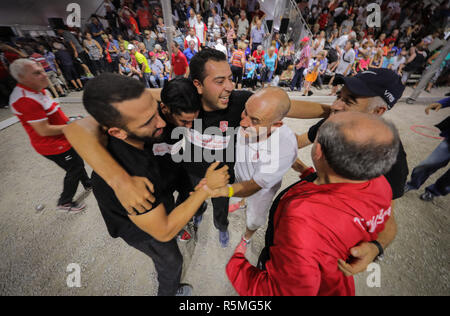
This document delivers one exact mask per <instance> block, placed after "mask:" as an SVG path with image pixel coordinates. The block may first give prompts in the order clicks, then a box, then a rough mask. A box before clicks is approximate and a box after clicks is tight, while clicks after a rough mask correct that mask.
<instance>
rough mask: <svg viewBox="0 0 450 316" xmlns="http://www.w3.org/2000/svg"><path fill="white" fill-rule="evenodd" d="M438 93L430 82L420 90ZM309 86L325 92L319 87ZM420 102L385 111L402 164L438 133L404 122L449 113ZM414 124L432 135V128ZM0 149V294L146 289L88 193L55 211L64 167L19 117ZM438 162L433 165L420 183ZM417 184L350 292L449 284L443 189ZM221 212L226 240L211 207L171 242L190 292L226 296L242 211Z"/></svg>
mask: <svg viewBox="0 0 450 316" xmlns="http://www.w3.org/2000/svg"><path fill="white" fill-rule="evenodd" d="M407 92H410V90H409V91H407ZM445 92H446V91H445ZM445 92H444V90H437V91H436V92H435V93H434V94H433V95H432V96H430V97H439V96H442V95H444V93H445ZM295 95H296V96H299V94H298V93H296V94H295ZM315 95H326V91H325V90H322V91H319V92H317V93H315ZM405 95H409V93H405ZM79 96H80V95H79V94H77V93H72V94H71V97H79ZM425 96H426V95H425ZM61 101H64V99H62V100H61ZM424 107H425V103H420V102H418V103H416V104H414V105H407V104H406V103H404V102H401V103H399V104H397V105H396V106H395V107H394V109H393V110H392V111H390V112H389V113H387V114H386V115H385V117H386V118H388V119H390V120H392V121H393V122H394V123H395V124H396V126H397V128H398V129H399V131H400V135H401V138H402V141H403V144H404V147H405V150H406V152H407V154H408V163H409V167H410V171H411V170H412V168H413V167H414V166H415V165H417V164H418V163H419V162H420V161H422V160H423V159H425V158H426V157H427V156H428V154H429V153H431V151H432V150H433V149H434V148H435V147H436V146H437V145H438V144H439V140H436V139H432V138H427V137H424V136H421V135H419V134H417V133H414V132H413V131H412V130H411V129H410V127H411V126H412V125H424V126H427V127H432V126H433V125H434V124H436V123H438V122H440V121H441V120H442V119H443V118H444V117H446V116H447V115H449V113H450V110H449V109H446V110H442V111H440V112H438V113H432V114H430V115H428V116H427V115H425V113H424ZM62 108H63V110H64V111H65V112H66V114H67V115H69V116H71V115H80V114H81V115H85V114H86V113H85V111H84V109H83V106H82V105H81V103H62ZM6 111H8V110H3V109H0V118H1V119H6V118H8V117H10V115H9V114H8V113H7V112H6ZM316 121H317V120H292V119H286V123H287V124H288V126H290V127H291V128H292V129H293V130H294V131H296V132H299V133H301V132H305V131H307V130H308V128H309V126H311V125H312V124H314V123H315V122H316ZM421 131H422V132H426V133H428V134H430V135H432V136H437V133H435V132H431V131H426V130H421ZM0 155H1V157H2V158H3V159H2V163H1V164H0V175H1V179H2V184H1V185H0V210H1V212H2V220H1V221H0V235H1V238H0V250H1V251H0V280H1V281H0V295H155V294H156V290H157V282H156V273H155V271H154V266H153V263H152V261H151V260H150V259H149V258H148V257H146V256H145V255H143V254H141V253H140V252H138V251H136V250H134V249H132V248H130V247H129V246H127V245H126V244H125V242H123V241H122V240H113V239H112V238H110V236H109V235H108V233H107V230H106V226H105V224H104V222H103V219H102V217H101V214H100V212H99V210H98V207H97V204H96V201H95V199H94V196H93V195H92V194H90V195H87V196H86V194H84V193H83V191H82V190H81V186H80V188H79V191H78V197H79V198H81V199H84V202H85V203H86V204H87V205H88V209H87V211H85V212H84V213H81V214H76V215H68V214H65V213H59V212H57V211H55V206H56V201H57V198H58V196H59V194H60V191H61V187H62V179H63V177H64V171H63V170H61V169H59V168H58V167H57V166H56V165H54V164H53V163H52V162H50V161H48V160H47V159H44V158H43V157H41V156H39V155H38V154H36V153H35V152H34V150H33V148H32V147H31V146H30V144H29V141H28V137H27V135H26V134H25V131H24V130H23V128H22V126H21V125H20V124H15V125H13V126H11V127H8V128H6V129H4V130H2V131H0ZM299 156H300V158H302V159H303V160H304V161H305V162H307V163H311V159H310V148H308V149H305V150H302V151H300V152H299ZM447 168H448V167H447ZM87 169H88V171H89V172H90V171H91V169H90V168H89V167H87ZM445 170H446V169H445V168H444V169H441V170H439V171H438V172H436V173H435V174H434V175H433V176H432V177H430V179H429V180H428V181H427V182H426V183H425V185H428V184H430V183H432V182H433V181H435V180H436V179H437V178H438V177H439V176H440V175H442V174H443V173H444V172H445ZM297 179H298V176H297V175H296V173H295V172H293V171H289V172H288V173H287V174H286V175H285V177H284V180H283V188H284V187H286V186H287V185H289V184H291V183H293V182H294V181H297ZM421 192H422V190H421V191H411V192H408V193H407V194H406V195H405V196H404V197H403V198H401V199H400V200H398V202H397V203H396V205H395V215H396V219H397V223H398V235H397V238H396V239H395V241H394V242H393V244H392V245H391V246H390V247H389V248H388V249H387V250H386V258H385V260H384V261H383V262H381V263H380V269H381V270H380V271H381V284H380V285H381V286H380V287H372V288H371V287H369V286H368V285H367V279H369V277H370V273H369V272H365V273H362V274H360V275H358V276H357V277H356V293H357V295H448V294H449V293H450V283H449V270H450V264H449V262H450V261H449V253H450V251H449V250H450V249H449V245H450V243H449V242H450V235H449V230H448V227H449V224H450V220H449V211H450V208H449V205H450V196H447V197H441V198H437V199H435V200H434V201H433V202H423V201H421V200H420V199H419V195H420V193H421ZM39 204H43V205H45V208H44V210H42V211H40V212H37V211H36V210H35V207H36V206H37V205H39ZM229 220H230V235H231V236H230V246H229V247H228V248H227V249H222V248H220V245H219V242H218V232H217V231H216V230H215V228H214V226H213V223H212V209H211V206H209V209H208V211H207V212H206V214H205V216H204V219H203V222H202V224H201V226H200V228H199V238H198V241H197V243H195V242H193V241H192V242H189V243H184V244H180V247H181V249H182V252H183V254H184V256H185V269H184V277H183V281H184V282H187V283H190V284H192V285H193V287H194V293H193V294H194V295H225V296H233V295H236V292H235V291H234V289H233V288H232V286H231V284H230V283H229V281H228V280H227V277H226V275H225V265H226V263H227V261H228V259H229V258H230V256H231V255H232V253H233V250H234V248H235V246H236V245H237V243H238V241H239V239H240V237H241V234H242V233H243V232H244V230H245V214H244V213H242V212H236V213H233V214H231V215H230V216H229ZM264 233H265V227H263V228H262V229H260V230H258V232H257V233H256V235H255V236H254V241H253V243H252V246H251V249H250V251H249V253H248V258H249V260H250V261H251V262H252V263H253V264H255V263H256V260H257V256H258V254H259V251H260V250H261V248H262V247H263V245H264ZM71 263H76V264H78V265H79V266H80V267H81V287H79V288H70V287H68V286H67V282H66V280H67V278H68V276H69V275H70V273H71V272H73V270H69V271H67V268H68V265H69V264H71Z"/></svg>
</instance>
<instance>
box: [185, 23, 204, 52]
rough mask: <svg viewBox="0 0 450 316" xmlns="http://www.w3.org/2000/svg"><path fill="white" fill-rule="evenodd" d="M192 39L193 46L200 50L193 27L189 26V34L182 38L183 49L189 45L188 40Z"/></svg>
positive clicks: (198, 40)
mask: <svg viewBox="0 0 450 316" xmlns="http://www.w3.org/2000/svg"><path fill="white" fill-rule="evenodd" d="M190 41H194V42H195V47H196V50H197V51H200V50H201V43H200V39H199V38H198V36H197V35H196V34H195V28H193V27H191V28H189V34H188V35H187V36H186V38H185V39H184V49H187V48H188V47H189V42H190Z"/></svg>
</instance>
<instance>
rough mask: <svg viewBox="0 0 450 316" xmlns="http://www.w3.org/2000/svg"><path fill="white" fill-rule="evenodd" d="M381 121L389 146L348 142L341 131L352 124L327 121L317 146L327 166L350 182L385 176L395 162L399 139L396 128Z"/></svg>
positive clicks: (318, 136) (369, 142) (320, 133)
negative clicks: (387, 134)
mask: <svg viewBox="0 0 450 316" xmlns="http://www.w3.org/2000/svg"><path fill="white" fill-rule="evenodd" d="M378 119H380V120H381V121H382V122H383V123H385V125H386V126H387V127H388V128H389V129H390V131H391V132H392V135H393V138H392V140H391V141H390V142H386V143H381V142H375V141H373V140H368V141H366V142H364V143H360V142H355V141H351V140H348V139H347V137H346V135H345V133H344V129H351V128H352V126H353V125H352V124H354V123H352V122H335V121H330V120H327V121H325V123H324V124H323V125H322V126H321V127H320V129H319V132H318V135H317V142H318V143H319V144H320V145H321V146H322V151H323V153H324V155H325V159H326V160H327V162H328V164H329V166H330V167H331V168H332V169H333V171H334V172H336V174H338V175H340V176H341V177H344V178H345V179H349V180H356V181H360V180H370V179H374V178H377V177H379V176H381V175H383V174H386V173H388V172H389V170H391V168H392V166H393V165H394V163H395V161H396V160H397V155H398V150H399V144H400V138H399V135H398V131H397V129H396V128H395V126H394V125H393V124H392V123H391V122H389V121H386V120H384V119H382V118H378Z"/></svg>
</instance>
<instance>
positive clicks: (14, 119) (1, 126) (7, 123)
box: [0, 116, 19, 131]
mask: <svg viewBox="0 0 450 316" xmlns="http://www.w3.org/2000/svg"><path fill="white" fill-rule="evenodd" d="M17 122H19V119H18V118H17V117H15V116H13V117H10V118H9V119H6V120H4V121H1V122H0V131H1V130H3V129H5V128H7V127H10V126H11V125H13V124H16V123H17Z"/></svg>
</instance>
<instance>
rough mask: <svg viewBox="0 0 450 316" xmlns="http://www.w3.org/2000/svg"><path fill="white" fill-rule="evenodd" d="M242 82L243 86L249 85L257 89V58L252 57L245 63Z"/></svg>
mask: <svg viewBox="0 0 450 316" xmlns="http://www.w3.org/2000/svg"><path fill="white" fill-rule="evenodd" d="M242 82H243V85H242V87H248V88H251V89H252V90H255V88H256V83H257V74H256V63H255V58H253V57H250V58H249V60H248V62H247V63H246V64H245V72H244V78H243V81H242Z"/></svg>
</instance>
